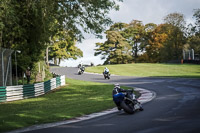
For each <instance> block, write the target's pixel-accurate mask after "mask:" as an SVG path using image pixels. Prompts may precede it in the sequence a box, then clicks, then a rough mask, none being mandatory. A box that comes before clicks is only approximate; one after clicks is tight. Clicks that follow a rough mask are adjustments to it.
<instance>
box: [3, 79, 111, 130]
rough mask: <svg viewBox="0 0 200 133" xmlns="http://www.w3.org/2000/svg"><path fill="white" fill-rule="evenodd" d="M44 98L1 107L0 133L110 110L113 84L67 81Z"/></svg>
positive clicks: (4, 104)
mask: <svg viewBox="0 0 200 133" xmlns="http://www.w3.org/2000/svg"><path fill="white" fill-rule="evenodd" d="M66 82H67V84H68V85H67V86H64V87H61V88H59V89H57V90H56V91H54V92H50V93H48V94H46V95H43V96H40V97H37V98H31V99H25V100H20V101H13V102H7V103H1V104H0V132H5V131H10V130H14V129H18V128H23V127H28V126H31V125H35V124H42V123H49V122H56V121H62V120H67V119H71V118H74V117H78V116H82V115H85V114H90V113H94V112H99V111H102V110H105V109H109V108H113V107H114V106H115V105H114V103H113V101H112V89H113V85H110V84H103V83H94V82H86V81H79V80H73V79H67V80H66Z"/></svg>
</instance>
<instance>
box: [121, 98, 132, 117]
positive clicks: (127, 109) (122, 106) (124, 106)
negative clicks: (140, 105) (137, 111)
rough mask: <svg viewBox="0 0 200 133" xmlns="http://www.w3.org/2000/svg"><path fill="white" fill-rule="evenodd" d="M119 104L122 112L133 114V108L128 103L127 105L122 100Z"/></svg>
mask: <svg viewBox="0 0 200 133" xmlns="http://www.w3.org/2000/svg"><path fill="white" fill-rule="evenodd" d="M120 106H121V108H122V109H123V110H124V112H126V113H128V114H133V113H134V111H133V109H132V108H131V107H130V106H129V105H127V104H126V103H125V102H124V101H122V102H121V103H120Z"/></svg>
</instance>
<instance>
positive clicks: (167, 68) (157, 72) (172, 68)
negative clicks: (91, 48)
mask: <svg viewBox="0 0 200 133" xmlns="http://www.w3.org/2000/svg"><path fill="white" fill-rule="evenodd" d="M105 67H108V68H109V70H110V73H111V74H116V75H122V76H138V77H180V78H200V65H194V64H152V63H136V64H119V65H106V66H96V67H88V68H86V71H87V72H94V73H102V72H103V70H104V68H105Z"/></svg>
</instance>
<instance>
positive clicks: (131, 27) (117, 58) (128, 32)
mask: <svg viewBox="0 0 200 133" xmlns="http://www.w3.org/2000/svg"><path fill="white" fill-rule="evenodd" d="M193 17H194V18H195V24H193V25H192V24H189V25H186V21H185V20H184V15H183V14H181V13H171V14H168V15H167V16H165V17H164V23H162V24H158V25H157V24H154V23H148V24H145V25H144V24H143V23H142V21H139V20H133V21H131V22H130V23H129V24H126V23H115V24H113V25H112V26H111V27H110V29H108V30H107V31H106V32H105V34H106V38H107V41H105V42H104V43H96V47H97V48H96V49H95V50H96V52H95V55H102V59H106V61H105V62H104V64H108V63H111V64H119V63H131V62H135V63H136V62H151V63H157V62H169V61H174V60H181V59H182V58H183V57H182V56H183V53H182V52H183V50H190V49H194V51H195V53H197V54H198V55H200V9H196V10H194V15H193Z"/></svg>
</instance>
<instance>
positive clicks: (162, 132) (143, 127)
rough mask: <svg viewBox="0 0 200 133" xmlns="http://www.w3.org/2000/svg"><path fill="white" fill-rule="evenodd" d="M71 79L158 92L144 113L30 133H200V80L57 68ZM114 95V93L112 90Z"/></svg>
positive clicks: (121, 112) (86, 121)
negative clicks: (107, 77) (101, 73)
mask: <svg viewBox="0 0 200 133" xmlns="http://www.w3.org/2000/svg"><path fill="white" fill-rule="evenodd" d="M51 71H54V72H56V73H58V74H61V75H63V74H64V75H66V76H67V77H69V78H73V79H79V80H85V81H94V82H103V83H110V84H115V83H119V84H120V85H125V86H131V87H139V88H144V89H148V90H151V91H154V92H156V98H154V99H153V100H152V101H150V102H148V103H145V104H144V105H143V107H144V111H142V112H136V113H135V114H133V115H128V114H126V113H124V112H123V111H119V112H115V113H112V114H109V115H104V116H101V117H97V118H93V119H90V120H85V121H81V122H77V123H73V124H66V125H60V126H56V127H51V128H45V129H39V130H33V131H29V133H200V79H185V78H156V77H127V76H114V75H111V79H110V80H105V79H104V78H103V75H98V74H87V73H84V74H83V75H78V74H77V71H78V68H70V67H69V68H68V67H65V68H53V69H51ZM111 91H112V90H111Z"/></svg>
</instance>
